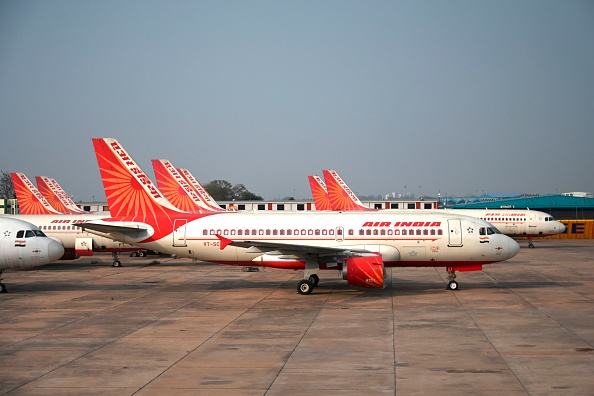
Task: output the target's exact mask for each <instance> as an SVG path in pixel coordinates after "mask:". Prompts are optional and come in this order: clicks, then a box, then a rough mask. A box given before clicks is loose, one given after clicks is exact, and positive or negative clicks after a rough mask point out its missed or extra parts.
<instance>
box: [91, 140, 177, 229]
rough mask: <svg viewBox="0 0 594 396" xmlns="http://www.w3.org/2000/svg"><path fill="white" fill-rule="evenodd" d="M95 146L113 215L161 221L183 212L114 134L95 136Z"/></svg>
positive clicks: (138, 219)
mask: <svg viewBox="0 0 594 396" xmlns="http://www.w3.org/2000/svg"><path fill="white" fill-rule="evenodd" d="M93 146H94V148H95V154H96V156H97V163H98V164H99V171H100V173H101V179H102V181H103V187H104V189H105V196H106V198H107V203H108V205H109V211H110V213H111V215H112V217H124V218H126V219H127V220H129V221H142V222H146V223H151V224H158V221H157V220H158V218H159V217H161V216H165V217H167V218H168V219H170V220H171V219H173V218H175V217H176V216H179V215H180V214H183V212H181V211H180V210H179V209H177V208H176V207H174V206H173V205H172V204H171V203H170V202H169V201H168V200H167V199H166V198H165V197H164V196H163V195H162V194H161V192H160V191H159V190H158V189H157V187H156V186H155V185H154V184H153V182H152V181H151V180H150V179H149V177H148V176H147V175H146V174H145V173H144V172H143V171H142V169H141V168H140V167H139V166H138V165H137V164H136V162H135V161H134V160H133V159H132V157H131V156H130V155H128V153H127V152H126V150H125V149H124V148H123V147H122V146H121V145H120V144H119V143H118V141H117V140H115V139H111V138H93Z"/></svg>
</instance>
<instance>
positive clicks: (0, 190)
mask: <svg viewBox="0 0 594 396" xmlns="http://www.w3.org/2000/svg"><path fill="white" fill-rule="evenodd" d="M0 198H4V199H12V198H16V194H15V193H14V185H13V184H12V178H11V177H10V173H8V172H4V171H2V175H1V176H0Z"/></svg>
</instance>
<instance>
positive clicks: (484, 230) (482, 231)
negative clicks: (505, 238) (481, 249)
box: [479, 227, 487, 235]
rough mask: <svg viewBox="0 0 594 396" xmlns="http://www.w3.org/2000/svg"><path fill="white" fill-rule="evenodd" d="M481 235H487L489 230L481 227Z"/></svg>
mask: <svg viewBox="0 0 594 396" xmlns="http://www.w3.org/2000/svg"><path fill="white" fill-rule="evenodd" d="M479 234H480V235H487V229H486V228H485V227H481V229H480V230H479Z"/></svg>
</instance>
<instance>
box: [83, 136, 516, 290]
mask: <svg viewBox="0 0 594 396" xmlns="http://www.w3.org/2000/svg"><path fill="white" fill-rule="evenodd" d="M93 145H94V148H95V154H96V156H97V162H98V165H99V170H100V173H101V178H102V181H103V185H104V188H105V194H106V197H107V199H108V204H109V208H110V212H111V215H112V217H111V218H106V219H103V220H94V221H89V222H86V223H84V224H77V225H76V226H77V227H81V228H84V229H87V230H91V231H92V232H96V233H99V234H100V235H103V236H108V237H111V238H113V239H115V240H119V241H126V242H129V243H133V244H135V245H138V246H144V247H146V248H147V249H150V250H155V251H159V252H164V253H168V254H172V255H176V256H179V257H190V258H193V259H197V260H203V261H209V262H214V263H221V264H232V265H256V266H264V267H274V268H284V269H291V270H297V269H300V270H304V271H303V280H301V281H300V282H299V285H298V288H297V290H298V292H299V293H300V294H310V293H311V292H312V291H313V289H314V287H316V286H317V284H318V281H319V276H318V273H319V272H320V271H321V270H325V269H332V270H338V271H340V272H341V273H342V276H343V279H345V280H346V281H347V283H348V284H352V285H356V286H362V287H374V288H382V287H384V284H385V277H386V271H385V266H396V267H397V266H414V267H446V268H447V272H448V277H449V283H448V287H449V288H450V289H452V290H453V289H456V288H457V287H458V284H457V283H456V281H454V278H455V272H456V271H478V270H481V269H482V265H484V264H490V263H495V262H499V261H504V260H507V259H509V258H511V257H513V256H515V255H516V254H517V253H518V251H519V246H518V244H517V243H516V242H515V241H514V240H512V239H511V238H509V237H507V236H505V235H502V234H501V233H499V232H498V231H497V230H496V229H495V228H494V227H493V226H491V225H490V224H489V223H487V222H485V221H483V220H480V219H477V218H472V217H468V216H460V215H455V214H436V213H432V212H420V211H419V212H414V213H406V214H403V213H396V212H387V211H386V212H381V211H380V212H374V211H370V212H348V213H336V212H305V213H304V212H288V213H287V212H286V213H278V212H266V213H252V212H247V213H246V212H214V211H212V212H208V213H203V214H188V213H184V212H182V211H180V210H179V209H177V208H175V207H174V206H173V205H172V204H171V203H170V202H169V201H168V200H167V199H165V197H164V196H163V195H162V194H161V192H160V191H159V190H158V189H157V188H156V186H155V185H154V184H153V183H152V182H151V181H150V179H149V178H148V176H147V175H146V174H145V173H144V172H143V171H142V169H141V168H140V167H139V166H138V165H137V163H136V162H135V161H134V160H133V159H132V157H131V156H130V155H129V154H128V153H127V151H126V150H125V149H124V148H123V147H122V145H120V144H119V143H118V141H117V140H115V139H110V138H94V139H93Z"/></svg>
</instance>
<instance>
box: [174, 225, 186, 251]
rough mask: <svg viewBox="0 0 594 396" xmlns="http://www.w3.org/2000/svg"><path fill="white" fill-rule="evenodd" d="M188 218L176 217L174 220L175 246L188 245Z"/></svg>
mask: <svg viewBox="0 0 594 396" xmlns="http://www.w3.org/2000/svg"><path fill="white" fill-rule="evenodd" d="M187 223H188V220H186V219H175V221H174V222H173V246H180V247H183V246H188V245H187V243H186V224H187Z"/></svg>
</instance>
